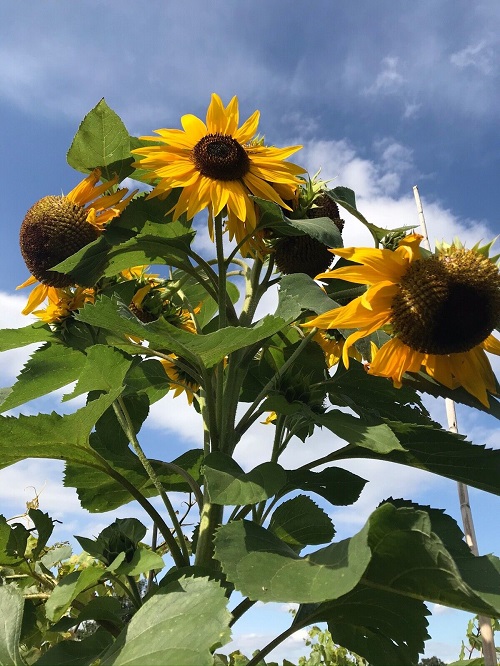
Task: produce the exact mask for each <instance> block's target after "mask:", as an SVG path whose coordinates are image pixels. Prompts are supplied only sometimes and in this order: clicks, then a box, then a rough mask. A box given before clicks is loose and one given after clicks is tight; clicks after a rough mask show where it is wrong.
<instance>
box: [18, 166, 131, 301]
mask: <svg viewBox="0 0 500 666" xmlns="http://www.w3.org/2000/svg"><path fill="white" fill-rule="evenodd" d="M100 177H101V172H100V170H99V169H94V170H93V171H92V173H91V174H90V175H89V176H88V177H87V178H84V179H83V180H82V181H81V182H80V183H79V184H78V185H77V186H76V187H75V188H74V189H72V190H71V192H69V193H68V194H66V195H62V196H47V197H43V199H40V200H39V201H37V203H36V204H34V205H33V206H32V207H31V208H30V210H29V211H28V212H27V213H26V216H25V218H24V220H23V223H22V225H21V230H20V235H19V242H20V246H21V254H22V255H23V259H24V261H25V263H26V266H27V267H28V269H29V271H30V273H31V277H30V278H28V280H26V282H24V283H23V284H21V285H19V287H17V289H21V288H22V287H27V286H30V285H33V284H36V283H37V282H40V284H39V285H38V286H37V287H35V289H34V290H33V291H32V292H31V294H30V296H29V299H28V303H27V305H26V307H25V308H24V310H23V314H29V313H30V312H33V310H35V308H37V307H38V306H39V305H41V304H42V303H43V302H44V301H45V299H46V298H47V297H52V298H55V297H56V295H55V293H53V292H51V291H50V288H63V287H68V286H69V285H71V284H73V280H72V278H71V277H70V276H69V275H65V274H64V273H58V272H57V271H51V270H50V269H51V268H52V267H53V266H56V265H57V264H59V263H60V262H61V261H64V260H65V259H67V258H68V257H70V256H71V255H72V254H74V253H75V252H78V250H80V249H81V248H82V247H85V245H88V244H89V243H91V242H92V241H94V240H96V239H97V238H98V236H99V235H100V234H101V233H102V231H103V230H104V227H105V225H106V224H107V223H108V222H109V221H110V220H111V219H113V218H114V217H117V216H118V215H120V213H121V212H122V211H123V209H124V208H125V207H126V206H127V205H128V203H129V202H130V200H131V199H132V197H133V196H134V194H135V192H132V193H130V194H128V190H127V189H119V190H117V191H116V192H115V193H113V194H105V192H106V190H109V188H110V187H112V186H113V185H116V184H117V183H118V177H117V176H115V177H114V178H113V179H112V180H110V181H108V182H106V183H103V184H102V185H97V183H98V181H99V179H100ZM127 194H128V196H126V195H127Z"/></svg>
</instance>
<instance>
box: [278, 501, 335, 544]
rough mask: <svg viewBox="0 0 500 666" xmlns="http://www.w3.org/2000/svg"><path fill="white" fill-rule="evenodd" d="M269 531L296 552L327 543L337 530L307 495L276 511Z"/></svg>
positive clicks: (283, 505) (289, 502)
mask: <svg viewBox="0 0 500 666" xmlns="http://www.w3.org/2000/svg"><path fill="white" fill-rule="evenodd" d="M269 530H270V531H271V532H272V533H273V534H275V535H276V536H277V537H278V539H281V540H282V541H284V542H285V543H287V544H288V545H289V546H291V547H292V548H293V549H294V550H295V549H298V550H300V549H301V548H303V547H304V546H306V545H316V544H320V543H327V542H330V541H331V540H332V539H333V536H334V534H335V530H334V528H333V525H332V521H331V520H330V518H329V517H328V515H327V514H326V513H325V512H324V511H323V509H320V508H319V506H318V505H317V504H315V503H314V502H313V501H312V499H310V498H309V497H307V496H306V495H298V496H297V497H294V498H293V499H290V500H288V501H286V502H283V504H280V505H279V506H278V507H277V509H275V511H274V513H273V515H272V516H271V522H270V523H269Z"/></svg>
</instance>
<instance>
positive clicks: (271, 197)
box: [132, 93, 305, 250]
mask: <svg viewBox="0 0 500 666" xmlns="http://www.w3.org/2000/svg"><path fill="white" fill-rule="evenodd" d="M259 115H260V114H259V111H255V112H254V113H253V114H252V115H251V116H250V117H249V118H248V119H247V120H246V121H245V122H244V123H243V124H242V125H241V127H238V125H239V110H238V99H237V97H233V98H232V100H231V101H230V102H229V104H228V105H227V106H226V107H225V106H224V105H223V103H222V101H221V99H220V97H219V96H218V95H216V94H215V93H214V94H212V99H211V102H210V105H209V107H208V110H207V114H206V119H205V122H203V121H202V120H201V119H200V118H197V117H196V116H194V115H192V114H187V115H184V116H182V118H181V124H182V127H183V129H182V130H180V129H159V130H156V133H157V134H158V135H159V138H158V137H154V136H144V137H141V138H142V139H144V140H147V141H155V142H158V141H160V142H161V145H156V146H145V147H143V148H137V149H136V150H133V151H132V153H134V154H137V155H142V156H143V157H142V159H140V160H139V161H138V162H136V163H135V166H136V167H138V168H141V169H145V170H146V171H149V172H150V176H149V179H150V180H151V181H152V182H154V183H156V186H155V188H154V189H153V191H152V192H151V193H150V195H149V196H150V197H155V196H160V197H162V196H166V195H167V194H168V193H169V192H170V191H171V190H172V189H174V188H182V191H181V194H180V197H179V200H178V201H177V204H176V205H175V207H174V209H173V216H174V219H177V218H178V217H179V216H180V215H182V214H183V213H186V214H187V217H188V219H192V218H193V217H194V216H195V215H196V214H197V213H199V212H200V211H201V210H203V209H205V208H208V210H209V216H210V217H209V220H210V222H209V225H210V232H211V235H212V236H213V218H214V216H216V215H219V214H221V213H225V214H226V216H227V222H226V227H227V230H228V233H229V237H230V239H232V238H233V237H235V238H236V241H237V242H238V243H241V242H243V241H245V239H246V237H247V236H250V235H251V234H253V232H254V230H255V228H256V226H257V216H256V207H255V203H254V202H253V201H252V200H251V199H250V198H249V195H255V196H257V197H260V198H262V199H267V200H268V201H273V202H275V203H277V204H278V205H279V206H281V207H282V208H285V209H287V210H291V208H290V206H289V205H288V204H287V203H285V202H286V201H287V200H288V201H290V200H292V199H293V198H294V197H295V195H296V191H297V188H298V186H299V184H300V182H301V181H300V179H299V178H297V176H298V174H301V173H304V172H305V169H302V168H301V167H299V166H297V165H296V164H292V163H290V162H286V161H285V160H286V158H287V157H290V155H292V154H293V153H295V152H296V151H297V150H299V149H300V148H301V146H289V147H287V148H275V147H273V146H264V145H262V141H261V140H259V139H258V138H257V137H256V133H257V126H258V123H259ZM245 245H246V246H247V248H246V249H247V250H248V249H249V248H250V247H251V245H252V244H251V243H250V244H248V243H246V242H245Z"/></svg>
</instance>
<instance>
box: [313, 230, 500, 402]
mask: <svg viewBox="0 0 500 666" xmlns="http://www.w3.org/2000/svg"><path fill="white" fill-rule="evenodd" d="M421 240H422V237H421V236H419V235H417V234H412V235H410V236H407V237H406V238H405V239H403V240H402V241H401V242H400V243H399V246H398V247H397V249H396V250H394V251H393V250H388V249H374V248H353V247H351V248H345V249H335V250H332V252H333V253H334V254H336V255H339V256H341V257H344V258H346V259H349V260H351V261H353V262H356V264H353V265H352V266H346V267H344V268H339V269H336V270H333V271H330V272H328V273H321V274H320V275H318V276H317V277H318V279H322V278H337V279H341V280H346V281H348V282H355V283H358V284H366V285H368V289H367V291H366V292H365V293H364V294H363V295H362V296H359V297H358V298H355V299H354V300H353V301H351V302H350V303H349V304H348V305H346V306H344V307H339V308H337V309H334V310H330V311H328V312H325V313H324V314H322V315H320V316H319V317H316V318H315V319H312V320H311V321H309V322H307V323H306V324H304V326H316V327H318V328H320V329H332V328H337V329H339V328H341V329H342V328H348V329H349V328H350V329H352V328H356V329H358V330H357V331H356V332H354V333H351V334H350V335H349V336H348V337H347V339H346V341H345V345H344V348H343V350H342V356H343V361H344V364H345V365H346V366H348V363H349V359H348V353H349V348H350V347H351V346H352V345H353V344H354V343H355V342H356V341H357V340H359V339H360V338H363V337H365V336H368V335H370V334H371V333H373V332H375V331H376V330H378V329H380V328H382V327H384V328H385V330H386V331H388V332H389V333H391V334H392V338H391V339H390V340H389V341H388V342H386V343H385V344H384V345H383V346H382V347H381V348H380V349H379V350H376V352H375V354H374V357H373V358H372V361H371V363H370V366H369V370H368V372H369V374H372V375H377V376H381V377H389V378H391V379H392V380H393V382H394V385H395V386H398V387H399V386H401V380H402V376H403V374H404V373H405V372H419V371H420V370H421V369H422V368H423V369H424V370H425V371H426V372H427V374H429V375H430V376H431V377H433V378H434V379H435V380H436V381H438V382H440V383H441V384H443V385H444V386H446V387H448V388H450V389H453V388H457V387H459V386H462V387H463V388H464V389H465V390H466V391H468V392H469V393H471V394H472V395H473V396H475V397H476V398H477V399H478V400H479V401H480V402H481V403H482V404H483V405H485V406H486V407H488V406H489V400H488V392H489V393H492V394H496V393H497V390H496V381H495V376H494V374H493V371H492V369H491V365H490V362H489V360H488V357H487V356H486V354H485V352H490V353H493V354H497V355H500V341H498V340H497V339H496V338H495V337H494V336H493V335H492V331H493V330H494V329H495V327H497V326H498V325H499V323H500V274H499V270H498V266H497V265H496V263H495V262H494V261H493V260H492V259H490V257H489V255H488V252H489V247H490V245H491V244H490V245H488V246H485V247H479V246H477V245H476V246H475V247H474V248H472V249H470V250H469V249H466V248H464V247H463V246H462V245H461V244H460V242H459V241H455V242H454V243H453V244H451V245H447V244H441V245H440V246H439V247H438V248H437V250H436V252H435V253H434V254H429V255H427V254H426V255H424V254H423V253H422V252H421V250H420V248H419V244H420V241H421Z"/></svg>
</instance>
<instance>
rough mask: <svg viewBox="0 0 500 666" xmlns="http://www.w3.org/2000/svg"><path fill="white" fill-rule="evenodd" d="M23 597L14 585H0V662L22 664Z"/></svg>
mask: <svg viewBox="0 0 500 666" xmlns="http://www.w3.org/2000/svg"><path fill="white" fill-rule="evenodd" d="M23 608H24V598H23V595H22V594H21V592H20V591H19V590H18V589H17V587H16V586H15V585H0V617H1V618H2V621H1V622H0V664H2V666H24V660H23V658H22V657H21V653H20V651H19V638H20V636H21V625H22V620H23Z"/></svg>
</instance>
